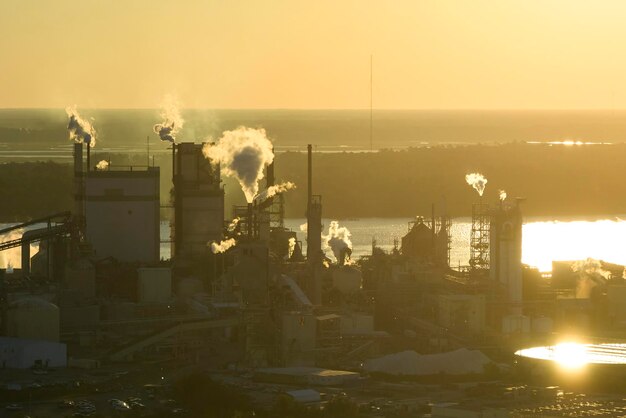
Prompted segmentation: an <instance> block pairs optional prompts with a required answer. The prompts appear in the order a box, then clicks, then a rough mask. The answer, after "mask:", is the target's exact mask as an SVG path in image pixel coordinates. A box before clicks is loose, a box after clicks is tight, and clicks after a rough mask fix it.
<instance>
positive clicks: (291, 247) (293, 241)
mask: <svg viewBox="0 0 626 418" xmlns="http://www.w3.org/2000/svg"><path fill="white" fill-rule="evenodd" d="M295 249H296V239H295V238H294V237H291V238H289V250H288V251H287V258H291V256H292V255H293V252H294V251H295Z"/></svg>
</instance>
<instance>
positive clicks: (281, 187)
mask: <svg viewBox="0 0 626 418" xmlns="http://www.w3.org/2000/svg"><path fill="white" fill-rule="evenodd" d="M295 188H296V185H295V184H294V183H292V182H290V181H286V182H284V183H281V184H277V185H274V186H270V187H268V188H267V189H265V190H263V191H262V192H261V193H259V194H258V195H256V196H255V197H254V201H255V202H263V201H265V200H267V199H269V198H270V197H273V196H275V195H277V194H279V193H284V192H286V191H287V190H291V189H295Z"/></svg>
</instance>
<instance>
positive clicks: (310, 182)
mask: <svg viewBox="0 0 626 418" xmlns="http://www.w3.org/2000/svg"><path fill="white" fill-rule="evenodd" d="M306 149H307V154H308V176H307V181H308V194H307V203H306V204H307V211H308V209H309V206H311V200H312V197H313V148H312V146H311V144H309V145H307V147H306Z"/></svg>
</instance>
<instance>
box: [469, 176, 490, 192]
mask: <svg viewBox="0 0 626 418" xmlns="http://www.w3.org/2000/svg"><path fill="white" fill-rule="evenodd" d="M465 181H466V182H467V184H469V185H470V186H472V187H473V188H474V189H475V190H476V191H477V192H478V194H479V195H480V196H482V195H483V193H484V192H485V186H486V185H487V179H486V178H485V176H483V175H482V174H480V173H470V174H467V175H466V176H465Z"/></svg>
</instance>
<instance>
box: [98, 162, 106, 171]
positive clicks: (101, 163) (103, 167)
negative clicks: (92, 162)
mask: <svg viewBox="0 0 626 418" xmlns="http://www.w3.org/2000/svg"><path fill="white" fill-rule="evenodd" d="M108 168H109V162H108V161H107V160H102V161H100V162H99V163H98V164H96V170H100V171H104V170H106V169H108Z"/></svg>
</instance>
